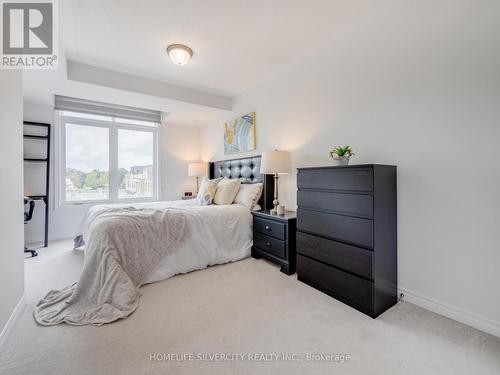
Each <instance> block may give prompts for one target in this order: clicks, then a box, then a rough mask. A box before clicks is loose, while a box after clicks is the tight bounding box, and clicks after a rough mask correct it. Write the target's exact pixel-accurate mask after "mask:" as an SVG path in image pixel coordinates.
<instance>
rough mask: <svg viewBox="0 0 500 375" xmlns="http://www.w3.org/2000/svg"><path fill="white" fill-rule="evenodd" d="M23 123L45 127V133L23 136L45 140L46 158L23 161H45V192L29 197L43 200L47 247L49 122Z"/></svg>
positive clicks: (46, 242) (44, 243)
mask: <svg viewBox="0 0 500 375" xmlns="http://www.w3.org/2000/svg"><path fill="white" fill-rule="evenodd" d="M23 124H24V125H29V126H39V127H44V128H46V129H47V133H46V135H31V134H24V138H27V139H39V140H44V141H45V140H46V141H47V152H46V154H45V156H46V158H39V159H37V158H24V161H25V162H28V163H46V171H45V194H44V195H30V196H29V197H30V198H31V199H33V200H40V201H43V203H44V204H45V234H44V241H43V245H44V247H47V246H48V244H49V181H50V124H45V123H40V122H32V121H24V123H23Z"/></svg>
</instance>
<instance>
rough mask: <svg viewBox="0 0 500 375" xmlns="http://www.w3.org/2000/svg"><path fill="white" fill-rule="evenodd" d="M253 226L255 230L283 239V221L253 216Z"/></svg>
mask: <svg viewBox="0 0 500 375" xmlns="http://www.w3.org/2000/svg"><path fill="white" fill-rule="evenodd" d="M253 228H254V230H256V231H257V232H260V233H264V234H266V235H268V236H272V237H274V238H277V239H278V240H282V241H284V240H285V224H283V223H278V222H277V221H273V220H267V219H264V218H261V217H258V216H254V217H253Z"/></svg>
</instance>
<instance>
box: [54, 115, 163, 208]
mask: <svg viewBox="0 0 500 375" xmlns="http://www.w3.org/2000/svg"><path fill="white" fill-rule="evenodd" d="M61 126H62V140H63V145H64V147H63V149H64V151H63V154H64V155H63V158H62V163H63V172H64V179H63V181H62V183H63V185H64V186H62V188H63V192H64V194H63V195H64V197H63V200H64V201H65V202H91V201H116V200H126V199H147V198H150V199H156V198H157V191H156V190H157V189H156V183H157V165H156V164H157V163H156V159H157V158H156V150H157V136H158V134H157V132H158V124H156V123H152V122H147V121H136V120H129V119H122V118H117V117H111V116H103V115H92V114H86V113H77V112H69V111H61Z"/></svg>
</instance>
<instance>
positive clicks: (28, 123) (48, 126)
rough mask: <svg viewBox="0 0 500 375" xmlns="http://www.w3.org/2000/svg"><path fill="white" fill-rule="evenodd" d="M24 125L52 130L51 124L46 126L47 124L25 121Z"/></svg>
mask: <svg viewBox="0 0 500 375" xmlns="http://www.w3.org/2000/svg"><path fill="white" fill-rule="evenodd" d="M23 125H30V126H41V127H44V128H50V124H46V123H43V122H33V121H23Z"/></svg>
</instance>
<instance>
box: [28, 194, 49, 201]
mask: <svg viewBox="0 0 500 375" xmlns="http://www.w3.org/2000/svg"><path fill="white" fill-rule="evenodd" d="M27 197H28V198H31V199H33V200H34V201H38V200H45V198H47V196H46V195H27Z"/></svg>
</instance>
